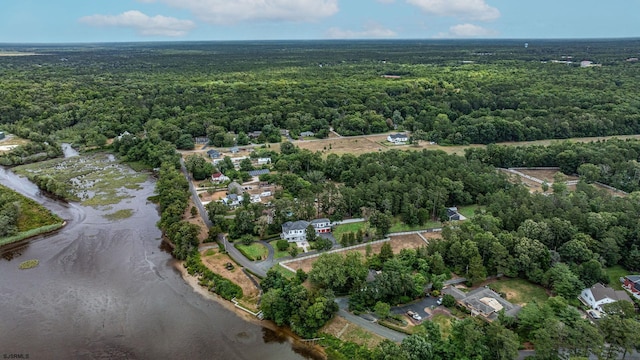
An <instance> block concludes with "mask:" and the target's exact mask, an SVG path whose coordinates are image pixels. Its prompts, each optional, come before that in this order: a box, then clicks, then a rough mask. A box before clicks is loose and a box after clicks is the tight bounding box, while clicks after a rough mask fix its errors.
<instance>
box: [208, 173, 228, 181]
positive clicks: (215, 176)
mask: <svg viewBox="0 0 640 360" xmlns="http://www.w3.org/2000/svg"><path fill="white" fill-rule="evenodd" d="M229 180H231V179H229V177H228V176H225V175H224V174H223V173H221V172H218V173H215V174H213V175H211V182H213V183H215V184H222V183H223V182H225V181H229Z"/></svg>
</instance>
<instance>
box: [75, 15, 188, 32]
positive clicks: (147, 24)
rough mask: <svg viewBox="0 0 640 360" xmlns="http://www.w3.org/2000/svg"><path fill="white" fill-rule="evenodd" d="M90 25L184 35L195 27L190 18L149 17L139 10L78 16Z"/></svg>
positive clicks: (81, 20) (82, 21)
mask: <svg viewBox="0 0 640 360" xmlns="http://www.w3.org/2000/svg"><path fill="white" fill-rule="evenodd" d="M79 21H80V22H81V23H84V24H87V25H91V26H112V27H125V28H132V29H136V31H138V33H139V34H140V35H145V36H184V35H186V34H187V32H189V30H191V29H193V28H194V27H195V24H194V23H193V21H191V20H181V19H176V18H173V17H167V16H162V15H156V16H154V17H150V16H148V15H146V14H144V13H142V12H140V11H137V10H131V11H125V12H123V13H122V14H119V15H91V16H85V17H83V18H80V20H79Z"/></svg>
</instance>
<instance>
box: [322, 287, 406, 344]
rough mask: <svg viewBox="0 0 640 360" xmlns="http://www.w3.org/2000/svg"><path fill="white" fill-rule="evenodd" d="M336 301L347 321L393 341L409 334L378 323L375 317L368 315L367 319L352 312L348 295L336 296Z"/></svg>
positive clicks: (340, 312) (397, 340)
mask: <svg viewBox="0 0 640 360" xmlns="http://www.w3.org/2000/svg"><path fill="white" fill-rule="evenodd" d="M335 301H336V303H337V304H338V307H339V308H340V309H339V310H338V315H339V316H342V317H343V318H345V319H347V321H349V322H351V323H354V324H356V325H358V326H360V327H361V328H363V329H365V330H368V331H371V332H372V333H374V334H377V335H380V336H382V337H383V338H385V339H389V340H391V341H394V342H401V341H402V339H404V338H406V337H407V335H406V334H403V333H401V332H397V331H395V330H391V329H389V328H386V327H384V326H382V325H378V324H377V323H376V322H375V319H372V317H370V316H368V317H367V318H366V319H365V318H364V317H361V316H357V315H353V314H352V313H350V312H349V311H347V308H348V307H349V299H348V298H346V297H339V298H336V300H335Z"/></svg>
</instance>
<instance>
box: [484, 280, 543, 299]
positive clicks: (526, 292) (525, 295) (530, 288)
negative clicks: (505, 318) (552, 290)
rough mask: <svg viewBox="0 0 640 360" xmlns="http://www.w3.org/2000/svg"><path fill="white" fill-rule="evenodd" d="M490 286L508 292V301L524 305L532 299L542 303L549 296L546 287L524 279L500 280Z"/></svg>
mask: <svg viewBox="0 0 640 360" xmlns="http://www.w3.org/2000/svg"><path fill="white" fill-rule="evenodd" d="M489 287H490V288H492V289H493V290H495V291H498V292H501V293H504V294H506V295H507V301H510V302H512V303H514V304H517V305H522V306H524V305H525V304H527V303H530V302H532V301H535V302H537V303H538V304H542V303H544V302H545V301H547V299H548V298H549V295H547V292H546V291H545V289H544V288H542V287H541V286H539V285H535V284H532V283H530V282H528V281H526V280H523V279H504V280H498V281H496V282H493V283H491V285H489Z"/></svg>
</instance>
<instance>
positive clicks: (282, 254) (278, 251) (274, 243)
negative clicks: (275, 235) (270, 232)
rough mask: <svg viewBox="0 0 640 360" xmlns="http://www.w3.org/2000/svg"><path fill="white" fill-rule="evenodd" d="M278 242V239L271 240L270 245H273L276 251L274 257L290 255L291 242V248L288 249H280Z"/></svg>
mask: <svg viewBox="0 0 640 360" xmlns="http://www.w3.org/2000/svg"><path fill="white" fill-rule="evenodd" d="M277 242H278V240H273V241H270V242H269V245H271V247H272V248H273V251H274V254H273V258H274V259H280V258H282V257H285V256H289V249H290V248H291V244H289V248H287V250H285V251H280V250H278V247H277V246H276V243H277Z"/></svg>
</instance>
